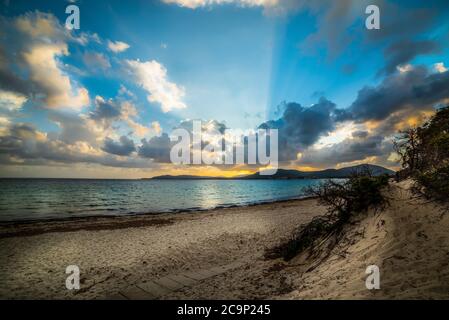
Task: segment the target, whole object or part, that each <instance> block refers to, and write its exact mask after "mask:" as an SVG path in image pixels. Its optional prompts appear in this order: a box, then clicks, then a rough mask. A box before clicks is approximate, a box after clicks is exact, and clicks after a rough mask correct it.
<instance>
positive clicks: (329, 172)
mask: <svg viewBox="0 0 449 320" xmlns="http://www.w3.org/2000/svg"><path fill="white" fill-rule="evenodd" d="M366 170H369V171H370V172H371V173H372V174H373V175H374V176H380V175H382V174H388V175H393V174H395V172H394V171H392V170H390V169H387V168H384V167H381V166H376V165H372V164H362V165H358V166H353V167H346V168H341V169H326V170H322V171H299V170H284V169H279V170H278V171H277V172H276V174H274V175H272V176H263V175H260V173H255V174H252V175H249V176H245V177H242V178H241V179H245V180H254V179H265V180H271V179H333V178H348V177H349V176H351V175H352V174H354V173H361V172H364V171H366Z"/></svg>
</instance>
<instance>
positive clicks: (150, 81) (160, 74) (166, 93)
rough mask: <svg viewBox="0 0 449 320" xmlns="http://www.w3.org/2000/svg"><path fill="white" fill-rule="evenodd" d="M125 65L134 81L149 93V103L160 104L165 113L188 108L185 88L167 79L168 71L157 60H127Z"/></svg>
mask: <svg viewBox="0 0 449 320" xmlns="http://www.w3.org/2000/svg"><path fill="white" fill-rule="evenodd" d="M125 64H126V67H127V70H128V72H129V73H130V75H131V77H132V78H133V80H134V81H135V82H136V83H137V84H138V85H139V86H141V87H142V88H144V89H145V90H146V91H147V92H148V96H147V99H148V101H149V102H156V103H159V104H160V105H161V108H162V111H164V112H169V111H172V110H175V109H184V108H186V107H187V106H186V104H185V103H184V102H183V101H182V99H183V97H184V95H185V90H184V88H183V87H180V86H178V85H177V84H176V83H173V82H170V81H169V80H168V79H167V69H166V68H165V67H164V66H163V65H162V64H160V63H159V62H157V61H155V60H152V61H147V62H140V61H139V60H126V61H125Z"/></svg>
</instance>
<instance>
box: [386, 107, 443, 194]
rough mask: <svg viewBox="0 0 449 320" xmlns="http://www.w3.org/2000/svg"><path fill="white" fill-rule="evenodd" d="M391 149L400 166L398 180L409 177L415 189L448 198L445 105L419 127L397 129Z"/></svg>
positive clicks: (422, 192)
mask: <svg viewBox="0 0 449 320" xmlns="http://www.w3.org/2000/svg"><path fill="white" fill-rule="evenodd" d="M395 148H396V151H397V153H398V154H399V156H400V159H401V162H402V167H403V170H402V171H401V172H400V173H399V174H398V175H397V178H398V179H404V178H407V177H411V178H413V179H414V180H415V181H416V182H417V186H416V187H415V188H414V190H415V191H418V192H419V193H420V194H424V195H425V196H426V197H427V198H429V199H435V200H438V201H443V202H447V201H449V198H448V194H449V192H448V191H449V177H448V171H449V169H448V168H449V107H445V108H440V109H439V110H437V112H436V113H435V115H433V116H432V117H431V118H430V119H429V121H427V122H426V123H425V124H423V125H422V126H420V127H417V128H411V129H409V130H406V131H404V132H401V134H400V136H398V137H397V139H396V141H395Z"/></svg>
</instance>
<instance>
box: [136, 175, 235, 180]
mask: <svg viewBox="0 0 449 320" xmlns="http://www.w3.org/2000/svg"><path fill="white" fill-rule="evenodd" d="M226 179H228V178H225V177H207V176H192V175H181V176H171V175H165V176H157V177H154V178H143V179H142V180H226Z"/></svg>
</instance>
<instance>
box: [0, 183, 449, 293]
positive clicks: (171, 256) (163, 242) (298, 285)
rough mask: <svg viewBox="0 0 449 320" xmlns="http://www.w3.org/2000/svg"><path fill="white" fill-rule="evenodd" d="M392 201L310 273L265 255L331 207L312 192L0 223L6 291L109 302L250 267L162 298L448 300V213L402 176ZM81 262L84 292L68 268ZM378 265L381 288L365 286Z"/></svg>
mask: <svg viewBox="0 0 449 320" xmlns="http://www.w3.org/2000/svg"><path fill="white" fill-rule="evenodd" d="M387 192H388V195H389V197H390V202H391V206H390V207H389V208H388V209H387V210H385V211H384V212H378V213H376V212H369V213H367V214H366V215H363V216H361V217H360V218H359V219H358V221H353V223H352V224H351V225H349V226H348V227H347V229H346V232H345V237H344V239H343V240H342V241H341V242H340V243H339V244H338V246H337V247H336V248H335V249H334V250H333V251H332V253H331V255H330V256H329V257H328V258H327V259H325V260H324V261H321V263H320V264H318V265H317V266H316V268H314V269H313V270H311V271H309V272H305V270H307V269H309V268H310V266H311V265H312V263H313V261H304V260H303V259H301V258H300V257H298V258H296V259H293V260H292V261H290V262H288V263H286V262H283V261H281V260H266V259H265V258H264V252H265V250H266V249H268V248H272V247H273V246H275V245H276V244H278V243H279V242H282V241H283V240H285V239H286V238H288V237H289V236H290V235H291V234H292V232H293V231H294V230H295V229H296V228H297V227H298V226H300V225H302V224H305V223H307V222H309V221H310V220H311V219H312V218H313V217H314V216H316V215H322V214H324V213H325V208H324V207H322V206H319V205H318V204H317V202H316V200H313V199H309V200H303V201H288V202H281V203H274V204H265V205H259V206H253V207H245V208H230V209H218V210H213V211H208V212H198V213H189V214H178V215H161V216H158V217H149V216H145V217H130V218H116V219H110V218H108V219H83V220H77V221H64V222H50V223H40V224H33V225H27V226H1V227H0V256H1V257H2V258H1V261H0V297H1V298H3V299H5V298H6V299H10V298H13V299H18V298H43V299H52V298H62V299H91V298H94V299H102V298H104V297H106V296H109V295H111V294H114V293H116V292H118V291H120V290H123V288H126V287H127V286H129V285H133V284H137V283H141V282H144V281H147V280H152V279H155V278H159V277H164V276H167V275H173V274H178V273H180V272H183V271H188V270H199V269H207V268H213V267H216V266H221V265H227V264H230V263H232V262H234V261H244V263H243V265H242V266H240V267H239V268H237V269H233V270H232V271H229V272H224V273H221V274H219V275H217V276H214V277H210V278H208V279H205V280H203V281H200V282H198V283H196V284H195V285H194V286H193V287H189V288H184V289H181V290H178V291H176V292H171V293H169V294H167V295H165V296H163V297H162V299H178V298H189V299H198V298H206V299H220V298H222V299H254V298H258V299H264V298H274V299H305V298H306V299H323V298H324V299H342V298H349V299H371V298H375V299H380V298H393V299H397V298H436V299H438V298H449V267H448V264H449V235H448V230H449V213H448V214H444V212H443V211H442V210H441V207H438V206H436V205H434V204H432V203H425V202H424V201H423V200H421V199H417V198H413V196H412V195H411V193H410V192H409V190H408V185H407V183H401V184H395V185H393V186H392V187H391V188H390V190H388V191H387ZM71 264H76V265H78V266H79V267H80V269H81V279H82V281H81V282H82V284H81V290H80V291H77V292H70V291H68V290H67V289H66V288H65V277H66V275H65V268H66V266H67V265H71ZM371 264H376V265H378V266H379V267H380V272H381V289H380V290H374V291H369V290H367V289H366V288H365V278H366V275H365V269H366V267H367V266H368V265H371Z"/></svg>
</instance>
